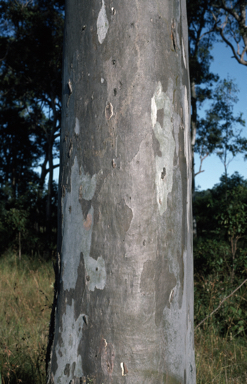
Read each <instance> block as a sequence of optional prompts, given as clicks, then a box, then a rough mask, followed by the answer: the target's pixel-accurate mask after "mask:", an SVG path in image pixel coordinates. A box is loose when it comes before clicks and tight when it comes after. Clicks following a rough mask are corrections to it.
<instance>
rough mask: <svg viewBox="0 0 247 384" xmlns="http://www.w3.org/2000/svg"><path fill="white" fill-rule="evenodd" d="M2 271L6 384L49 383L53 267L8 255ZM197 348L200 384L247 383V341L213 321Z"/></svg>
mask: <svg viewBox="0 0 247 384" xmlns="http://www.w3.org/2000/svg"><path fill="white" fill-rule="evenodd" d="M0 273H1V279H0V292H1V296H0V324H1V327H0V373H1V376H0V384H16V383H23V384H45V382H46V380H45V354H46V345H47V338H48V327H49V317H50V307H51V303H52V299H53V280H54V274H53V268H52V263H51V262H49V263H47V262H44V261H41V260H40V261H39V260H35V261H31V260H30V259H28V258H25V257H23V260H22V261H21V262H19V261H18V260H17V259H16V258H15V256H13V255H10V254H6V255H5V256H2V257H1V258H0ZM195 348H196V366H197V384H209V383H214V384H243V383H247V343H246V338H245V337H243V336H242V337H241V338H233V337H232V336H231V335H229V336H228V337H225V338H222V337H219V335H218V333H217V332H216V331H215V329H214V328H213V326H212V325H210V322H208V323H205V324H204V326H203V327H201V329H197V330H196V332H195Z"/></svg>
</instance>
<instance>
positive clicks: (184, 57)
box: [182, 39, 187, 68]
mask: <svg viewBox="0 0 247 384" xmlns="http://www.w3.org/2000/svg"><path fill="white" fill-rule="evenodd" d="M182 52H183V60H184V66H185V68H187V66H186V56H185V49H184V40H183V39H182Z"/></svg>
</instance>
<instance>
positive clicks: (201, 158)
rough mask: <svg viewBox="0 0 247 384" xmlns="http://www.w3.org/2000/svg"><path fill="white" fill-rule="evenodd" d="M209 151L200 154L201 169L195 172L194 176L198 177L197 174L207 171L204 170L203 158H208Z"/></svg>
mask: <svg viewBox="0 0 247 384" xmlns="http://www.w3.org/2000/svg"><path fill="white" fill-rule="evenodd" d="M208 155H209V153H208V152H207V153H206V155H205V156H203V157H202V156H200V167H199V171H198V172H196V173H195V175H194V177H196V176H197V175H199V173H202V172H205V170H202V163H203V160H205V159H206V157H208Z"/></svg>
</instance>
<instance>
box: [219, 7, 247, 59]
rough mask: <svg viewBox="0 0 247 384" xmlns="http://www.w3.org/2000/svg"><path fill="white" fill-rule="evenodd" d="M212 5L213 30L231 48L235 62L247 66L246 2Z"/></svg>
mask: <svg viewBox="0 0 247 384" xmlns="http://www.w3.org/2000/svg"><path fill="white" fill-rule="evenodd" d="M212 4H213V10H212V15H213V18H214V21H215V30H216V31H217V32H218V33H219V34H220V36H221V38H222V40H223V41H224V42H225V43H226V44H227V46H229V47H230V48H231V51H232V53H233V57H234V58H235V59H236V60H237V62H238V63H240V64H242V65H247V60H246V53H247V27H246V9H247V2H246V0H233V1H229V0H214V1H213V2H212Z"/></svg>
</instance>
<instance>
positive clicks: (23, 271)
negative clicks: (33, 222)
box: [0, 255, 54, 384]
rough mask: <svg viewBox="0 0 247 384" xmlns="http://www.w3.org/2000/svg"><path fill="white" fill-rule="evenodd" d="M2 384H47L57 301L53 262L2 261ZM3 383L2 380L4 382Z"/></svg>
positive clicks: (3, 259) (4, 258)
mask: <svg viewBox="0 0 247 384" xmlns="http://www.w3.org/2000/svg"><path fill="white" fill-rule="evenodd" d="M0 274H1V279H0V292H1V296H0V323H1V327H0V373H1V376H2V384H12V383H26V384H32V383H33V384H41V383H45V354H46V345H47V337H48V328H49V319H50V311H51V309H50V307H51V303H52V298H53V280H54V274H53V268H52V263H51V262H50V263H45V262H44V261H43V262H41V261H32V262H31V261H30V260H29V259H28V258H23V260H21V262H19V261H18V260H17V259H16V258H15V257H14V256H11V255H5V256H4V257H2V258H1V259H0ZM0 384H1V380H0Z"/></svg>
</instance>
